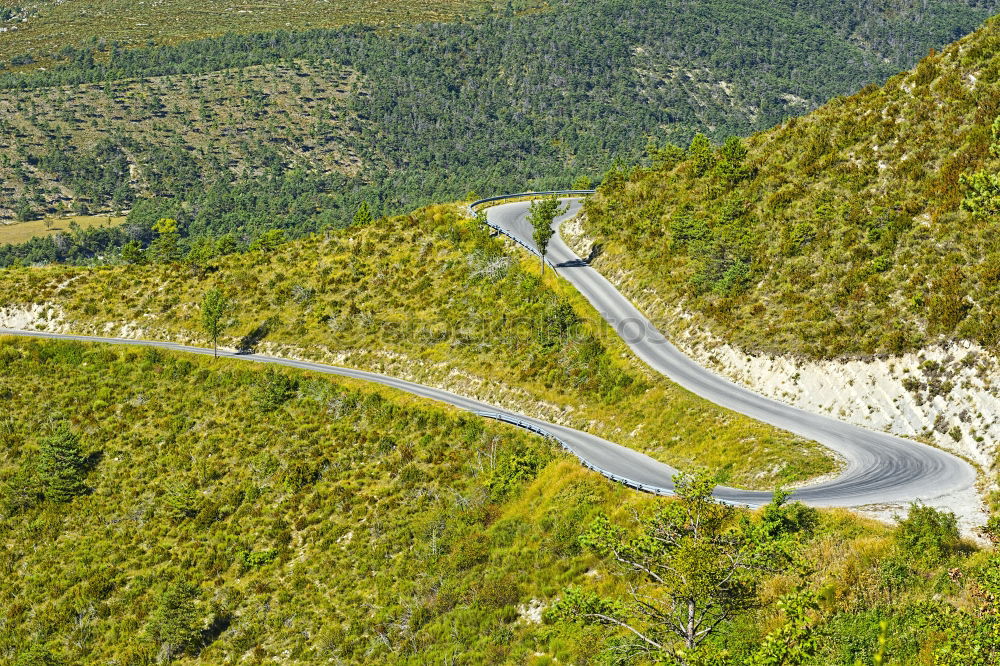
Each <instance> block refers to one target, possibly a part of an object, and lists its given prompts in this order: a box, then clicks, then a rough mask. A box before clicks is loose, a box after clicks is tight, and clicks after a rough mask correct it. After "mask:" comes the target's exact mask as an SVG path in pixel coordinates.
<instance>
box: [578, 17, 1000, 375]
mask: <svg viewBox="0 0 1000 666" xmlns="http://www.w3.org/2000/svg"><path fill="white" fill-rule="evenodd" d="M998 114H1000V23H998V22H997V21H995V20H991V21H990V22H989V23H988V24H987V26H986V27H984V28H983V29H982V30H980V31H978V32H976V33H974V34H973V35H971V36H969V37H967V38H964V39H962V40H960V41H958V42H956V43H955V44H952V45H950V46H949V47H947V48H946V49H945V50H944V51H943V52H942V53H940V54H933V55H931V56H929V57H927V58H926V59H924V60H923V61H922V62H921V63H920V64H919V65H918V66H917V67H916V68H915V69H914V70H912V71H910V72H907V73H904V74H900V75H898V76H895V77H893V78H892V79H890V80H889V81H888V83H887V84H886V85H885V86H884V87H877V86H874V85H873V86H869V87H866V88H865V89H864V90H863V91H862V92H860V93H859V94H857V95H854V96H852V97H849V98H838V99H835V100H833V101H831V102H830V103H829V104H827V105H825V106H824V107H822V108H821V109H819V110H817V111H815V112H813V113H811V114H809V115H807V116H805V117H803V118H796V119H791V120H789V121H787V122H785V123H783V124H782V125H781V126H779V127H777V128H775V129H773V130H771V131H768V132H764V133H760V134H757V135H754V136H752V137H750V138H749V139H748V140H747V141H744V142H741V141H737V140H733V141H730V142H727V143H726V144H725V145H724V146H722V147H712V146H710V145H709V143H708V142H707V141H706V140H705V139H704V137H700V138H698V139H696V140H695V141H693V142H692V143H691V144H690V145H689V147H687V148H686V149H679V148H676V147H672V146H658V147H656V148H654V149H653V150H652V151H651V153H650V158H651V165H650V166H646V167H642V168H636V169H634V170H632V171H629V172H626V171H625V170H619V171H617V172H616V173H615V174H614V176H613V177H611V178H608V179H606V181H605V183H604V185H603V186H602V188H601V192H600V195H599V196H598V197H595V198H594V199H593V200H592V201H591V202H590V203H589V204H588V207H587V218H586V220H585V223H584V230H585V231H586V233H587V235H588V236H589V237H590V238H591V239H593V240H594V241H596V242H597V243H600V244H603V245H604V249H605V252H604V254H603V255H602V257H601V258H600V259H599V260H598V263H597V267H598V268H601V267H604V268H605V269H607V270H608V271H610V272H612V273H614V272H615V271H621V272H619V273H617V278H616V279H617V280H618V281H619V283H620V284H621V285H622V287H623V288H624V289H626V290H627V291H628V292H629V293H630V294H631V295H632V297H633V298H635V299H637V300H638V301H639V302H640V303H641V304H642V306H643V307H645V308H647V309H648V310H650V311H655V312H656V313H657V314H659V315H660V322H659V323H660V325H662V326H663V327H665V328H670V329H673V330H674V331H675V332H678V333H679V332H680V331H682V330H685V329H687V328H689V327H690V326H692V325H694V326H695V327H705V328H707V329H708V330H709V331H711V332H712V333H714V334H715V335H716V336H718V337H719V338H722V339H724V340H728V341H731V342H734V343H736V344H737V345H739V346H741V347H742V348H744V349H746V350H748V351H754V350H757V351H768V352H776V353H785V352H792V353H795V354H799V355H803V356H809V357H815V358H829V357H838V356H845V355H858V354H872V353H898V352H901V351H904V350H910V349H917V348H920V347H922V346H924V345H927V344H930V343H934V342H936V341H953V340H958V339H963V340H970V341H973V342H975V343H978V344H980V345H983V346H985V347H987V348H988V349H990V350H994V351H995V350H996V349H997V345H998V344H1000V337H998V336H1000V290H998V286H1000V234H998V227H997V220H998V217H997V216H998V214H1000V205H998V201H1000V185H998V182H1000V181H998V175H997V174H998V173H1000V120H998ZM664 303H669V304H670V306H669V307H666V308H664V307H663V304H664ZM681 310H683V311H685V312H687V313H690V314H691V315H693V316H694V318H693V319H682V318H680V317H678V314H679V312H680V311H681ZM970 361H971V362H974V358H970Z"/></svg>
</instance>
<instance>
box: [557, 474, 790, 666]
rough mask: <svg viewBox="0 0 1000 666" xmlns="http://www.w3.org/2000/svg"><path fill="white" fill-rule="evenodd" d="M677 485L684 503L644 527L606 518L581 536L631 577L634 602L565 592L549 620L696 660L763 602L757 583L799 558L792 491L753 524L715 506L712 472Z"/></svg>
mask: <svg viewBox="0 0 1000 666" xmlns="http://www.w3.org/2000/svg"><path fill="white" fill-rule="evenodd" d="M675 486H676V492H677V496H678V497H677V499H676V500H665V501H664V502H663V503H662V504H660V506H659V507H658V509H657V510H656V511H655V512H654V513H652V514H651V515H649V516H647V517H646V518H645V519H643V520H642V521H641V523H640V525H639V529H638V531H637V533H629V532H628V531H626V530H624V529H622V528H621V527H618V526H615V525H612V524H611V523H610V521H608V519H607V518H606V517H603V516H601V517H599V518H598V519H597V520H596V521H595V522H594V524H593V525H592V526H591V528H590V529H589V530H588V531H587V532H586V533H585V534H584V535H583V536H582V537H581V538H580V542H581V543H582V544H583V545H584V546H587V547H589V548H591V549H592V550H594V551H596V552H597V553H598V554H599V555H601V556H602V557H604V558H606V559H607V560H608V561H610V562H611V563H612V565H613V566H614V567H615V568H616V569H618V571H619V572H620V573H621V574H622V576H623V577H626V578H628V579H629V581H630V585H629V587H630V597H631V598H630V600H629V601H627V602H624V603H622V602H608V601H602V600H600V599H598V598H596V597H588V596H587V595H583V594H580V593H576V594H574V595H567V596H564V597H563V598H562V599H560V600H559V601H557V602H556V603H555V604H554V605H553V606H552V608H551V609H550V613H549V617H550V618H551V619H564V620H574V621H582V622H585V623H596V624H603V625H608V626H612V627H617V628H620V629H624V630H626V631H628V632H629V633H630V634H631V635H632V637H633V640H632V641H631V642H630V643H628V644H627V645H625V646H622V648H623V649H625V650H626V651H627V652H628V653H629V654H630V655H632V656H638V657H642V658H645V659H649V660H652V661H658V660H663V659H668V660H672V661H673V662H676V663H679V664H689V663H693V660H695V659H696V658H697V655H698V651H699V648H700V646H701V645H702V643H703V642H704V641H706V640H707V639H708V638H710V637H711V636H712V635H713V633H714V632H715V631H716V630H717V629H719V627H720V626H722V625H723V624H724V623H726V622H728V621H729V620H731V619H732V618H733V617H734V616H735V615H736V614H737V613H739V612H740V611H744V610H747V609H751V608H755V607H756V606H757V605H758V604H759V603H760V602H759V598H758V594H757V587H758V584H759V583H760V581H761V580H763V578H764V576H765V575H768V574H769V573H772V572H774V571H777V570H779V569H781V568H784V567H787V566H788V564H789V563H791V562H792V550H791V548H790V546H791V545H792V544H793V543H794V539H793V538H792V535H793V534H794V530H795V529H798V528H797V527H796V526H798V525H800V524H801V523H802V522H803V518H802V516H801V514H800V512H798V511H786V510H783V509H782V507H783V506H784V504H785V502H786V500H787V497H788V496H787V494H786V493H781V492H779V493H776V494H775V497H774V500H773V502H772V505H773V506H771V507H770V511H769V512H766V515H765V519H764V520H756V521H754V520H751V519H750V518H749V517H748V516H746V515H745V514H740V513H739V512H738V511H737V509H735V508H734V507H731V506H728V505H725V504H722V503H719V502H716V501H715V500H714V499H713V498H712V489H713V483H712V481H711V479H710V478H708V477H707V476H705V475H697V476H685V475H679V476H678V477H676V478H675ZM793 506H794V505H793ZM808 520H809V519H805V521H806V522H808ZM581 600H582V601H581Z"/></svg>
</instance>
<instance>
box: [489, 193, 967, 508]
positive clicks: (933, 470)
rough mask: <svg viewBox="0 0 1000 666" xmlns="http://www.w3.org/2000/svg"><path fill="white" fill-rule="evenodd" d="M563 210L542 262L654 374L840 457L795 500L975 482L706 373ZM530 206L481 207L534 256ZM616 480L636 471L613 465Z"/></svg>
mask: <svg viewBox="0 0 1000 666" xmlns="http://www.w3.org/2000/svg"><path fill="white" fill-rule="evenodd" d="M561 201H562V202H563V203H564V204H566V206H567V208H568V210H567V212H566V213H565V214H564V215H562V216H561V217H559V218H557V219H556V221H555V228H556V231H557V233H556V235H555V236H554V237H553V238H552V240H551V241H550V242H549V246H548V251H547V253H546V259H547V260H548V262H549V263H550V265H552V266H553V267H554V268H555V270H556V272H558V273H559V275H560V276H561V277H563V278H565V279H566V280H567V281H568V282H569V283H570V284H572V285H573V286H574V287H576V288H577V289H578V290H579V291H580V293H581V294H583V295H584V297H586V299H587V300H588V301H590V303H591V305H593V306H594V308H595V309H596V310H597V311H598V312H599V313H600V314H601V316H602V317H603V318H604V319H605V320H606V321H607V322H608V323H609V324H611V326H612V327H613V328H614V329H615V332H617V333H618V334H619V335H620V336H621V337H622V339H623V340H624V341H625V342H626V343H627V344H628V346H629V347H630V348H631V349H632V351H633V352H635V354H636V355H637V356H638V357H639V358H641V359H642V360H643V361H645V362H646V363H647V364H648V365H649V366H650V367H652V368H653V369H654V370H656V371H657V372H660V373H661V374H663V375H665V376H666V377H668V378H669V379H671V380H672V381H674V382H675V383H677V384H679V385H680V386H682V387H684V388H686V389H687V390H689V391H691V392H692V393H695V394H697V395H699V396H701V397H702V398H705V399H706V400H709V401H711V402H713V403H715V404H717V405H721V406H722V407H727V408H729V409H731V410H733V411H735V412H739V413H741V414H745V415H747V416H749V417H752V418H754V419H757V420H759V421H763V422H765V423H769V424H771V425H774V426H777V427H779V428H782V429H784V430H788V431H790V432H793V433H795V434H797V435H801V436H802V437H805V438H807V439H811V440H815V441H817V442H819V443H820V444H823V445H824V446H827V447H829V448H830V449H832V450H833V451H835V452H837V453H838V454H840V455H841V456H842V457H843V458H844V460H845V462H846V466H845V469H844V470H843V472H842V473H841V474H840V476H838V477H837V478H836V479H833V480H830V481H827V482H824V483H818V484H815V485H811V486H807V487H804V488H801V489H799V490H797V491H796V492H795V498H796V499H798V500H801V501H803V502H806V503H809V504H814V505H822V506H861V505H867V504H895V503H900V502H909V501H913V500H923V501H928V502H929V501H932V500H934V499H936V498H939V497H942V496H946V495H949V494H952V493H956V492H960V491H965V490H968V489H969V488H970V487H972V486H973V485H974V483H975V478H976V473H975V470H974V469H973V468H972V466H971V465H970V464H969V463H967V462H965V461H964V460H961V459H959V458H957V457H955V456H953V455H951V454H949V453H946V452H944V451H942V450H940V449H935V448H934V447H931V446H927V445H925V444H921V443H919V442H915V441H912V440H907V439H903V438H901V437H896V436H894V435H889V434H886V433H882V432H876V431H873V430H868V429H865V428H861V427H859V426H855V425H851V424H849V423H844V422H843V421H838V420H836V419H833V418H830V417H828V416H822V415H819V414H814V413H812V412H807V411H804V410H802V409H798V408H796V407H791V406H789V405H786V404H784V403H780V402H778V401H776V400H771V399H770V398H765V397H764V396H762V395H759V394H757V393H754V392H753V391H750V390H748V389H746V388H743V387H741V386H739V385H737V384H734V383H733V382H730V381H729V380H727V379H724V378H722V377H720V376H719V375H717V374H715V373H713V372H711V371H710V370H707V369H705V368H703V367H701V366H700V365H698V364H697V363H695V362H694V361H693V360H691V359H690V358H689V357H688V356H686V355H685V354H684V353H682V352H681V351H680V350H678V349H677V348H676V347H675V346H674V345H672V344H671V343H670V342H669V341H668V340H667V339H666V338H665V337H664V336H663V335H662V334H661V333H660V332H659V331H658V330H656V328H655V327H654V326H653V325H652V324H651V323H650V322H649V320H648V319H646V317H645V316H643V314H642V313H641V312H639V310H637V309H636V308H635V306H633V305H632V303H630V302H629V300H628V299H627V298H625V297H624V296H623V295H622V294H621V293H619V292H618V290H617V289H615V287H614V286H613V285H612V284H611V283H610V282H608V281H607V280H606V279H605V278H604V276H602V275H601V274H600V273H598V272H597V271H596V270H594V269H593V268H591V267H590V266H589V265H587V263H586V262H585V261H583V260H581V259H580V257H578V256H577V255H576V254H575V253H574V252H573V251H572V250H570V249H569V247H567V246H566V243H565V242H564V241H563V240H562V237H561V236H560V235H559V233H558V229H559V225H560V224H561V223H562V222H563V221H565V220H567V219H569V218H571V217H573V216H574V215H576V214H577V213H578V212H579V210H580V207H581V205H582V201H581V200H580V199H579V198H563V199H561ZM529 206H530V202H527V201H521V202H516V203H508V204H501V205H497V206H493V207H491V208H487V209H486V211H485V213H486V219H487V222H488V223H489V224H490V226H493V227H495V228H497V229H499V230H502V231H503V232H504V233H506V234H508V235H510V236H512V237H514V238H515V239H517V240H518V241H519V242H520V243H522V244H524V245H526V246H527V247H528V248H529V249H532V250H534V251H536V252H537V249H536V248H535V245H534V241H533V240H532V234H531V224H530V223H529V222H528V219H527V218H528V208H529ZM616 469H617V470H620V473H621V474H622V476H626V477H629V476H630V475H632V474H635V473H637V472H638V469H633V468H631V467H628V468H625V467H618V468H616ZM716 495H717V496H718V497H719V498H720V499H724V500H727V501H732V502H737V503H745V504H751V505H756V504H760V503H762V502H766V501H767V499H766V498H767V497H769V494H767V493H754V492H749V491H745V490H738V489H733V488H719V489H718V490H717V493H716Z"/></svg>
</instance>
